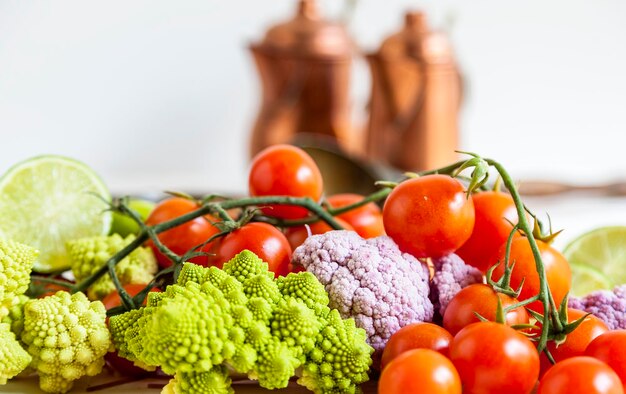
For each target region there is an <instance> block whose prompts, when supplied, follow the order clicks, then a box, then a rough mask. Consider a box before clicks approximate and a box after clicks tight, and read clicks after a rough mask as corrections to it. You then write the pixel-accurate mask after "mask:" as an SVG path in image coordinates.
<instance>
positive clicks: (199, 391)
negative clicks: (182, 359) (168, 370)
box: [161, 365, 235, 394]
mask: <svg viewBox="0 0 626 394" xmlns="http://www.w3.org/2000/svg"><path fill="white" fill-rule="evenodd" d="M230 385H231V379H230V376H229V375H228V369H227V368H226V367H225V366H223V365H219V366H217V367H215V368H213V369H211V370H210V371H207V372H177V373H176V375H175V376H174V378H173V379H172V380H170V381H169V383H168V384H167V385H166V386H165V387H163V391H161V394H234V392H235V390H233V389H232V387H231V386H230Z"/></svg>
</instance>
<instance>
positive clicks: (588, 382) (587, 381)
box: [537, 356, 624, 394]
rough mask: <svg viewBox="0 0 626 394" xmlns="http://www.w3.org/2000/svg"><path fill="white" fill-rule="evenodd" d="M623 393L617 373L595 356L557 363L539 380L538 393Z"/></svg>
mask: <svg viewBox="0 0 626 394" xmlns="http://www.w3.org/2000/svg"><path fill="white" fill-rule="evenodd" d="M572 393H584V394H623V393H624V389H623V388H622V383H621V382H620V380H619V377H618V376H617V374H616V373H615V372H614V371H613V370H612V369H611V367H609V366H608V365H606V364H605V363H603V362H602V361H600V360H597V359H595V358H593V357H585V356H579V357H572V358H569V359H567V360H565V361H561V362H560V363H557V364H555V365H554V366H553V367H552V368H550V370H549V371H548V372H546V374H545V376H544V377H543V378H541V381H540V382H539V388H538V389H537V394H572Z"/></svg>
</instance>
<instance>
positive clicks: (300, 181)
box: [248, 145, 324, 219]
mask: <svg viewBox="0 0 626 394" xmlns="http://www.w3.org/2000/svg"><path fill="white" fill-rule="evenodd" d="M323 186H324V185H323V181H322V174H321V173H320V170H319V168H318V167H317V164H315V162H314V161H313V159H312V158H311V156H309V155H308V154H307V153H306V152H305V151H303V150H302V149H300V148H297V147H295V146H291V145H274V146H270V147H269V148H266V149H264V150H263V151H261V152H259V153H258V154H257V155H256V156H255V157H254V159H253V160H252V166H251V167H250V173H249V176H248V187H249V190H250V195H252V196H276V195H284V196H292V197H310V198H312V199H313V200H315V201H318V200H319V199H320V198H321V197H322V191H323ZM261 210H262V211H263V213H264V214H266V215H268V216H275V217H279V218H284V219H297V218H303V217H306V216H307V215H308V214H309V212H308V210H307V209H306V208H302V207H298V206H288V205H272V206H265V207H261Z"/></svg>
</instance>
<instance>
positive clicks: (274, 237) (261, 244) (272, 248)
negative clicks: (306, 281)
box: [210, 222, 291, 276]
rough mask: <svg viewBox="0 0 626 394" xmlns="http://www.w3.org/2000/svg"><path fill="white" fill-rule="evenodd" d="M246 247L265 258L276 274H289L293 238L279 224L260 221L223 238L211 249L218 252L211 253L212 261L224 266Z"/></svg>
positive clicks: (220, 266)
mask: <svg viewBox="0 0 626 394" xmlns="http://www.w3.org/2000/svg"><path fill="white" fill-rule="evenodd" d="M244 249H248V250H249V251H251V252H253V253H254V254H256V255H257V256H259V258H260V259H261V260H263V261H265V262H266V263H267V264H268V265H269V270H270V271H272V272H273V273H274V275H275V276H280V275H283V276H284V275H287V274H288V273H289V263H290V260H291V246H289V241H287V238H286V237H285V235H284V234H283V233H282V232H281V231H280V230H279V229H277V228H276V227H274V226H272V225H271V224H267V223H260V222H253V223H248V224H246V225H244V226H242V227H241V228H238V229H237V230H234V231H232V232H231V233H229V234H227V235H226V236H224V237H223V238H221V239H219V241H218V242H217V243H216V244H215V247H214V248H213V249H212V250H211V252H212V253H214V255H213V256H211V260H210V264H211V265H215V266H217V267H218V268H222V266H223V264H224V263H225V262H227V261H228V260H230V259H232V258H233V257H235V255H236V254H238V253H239V252H241V251H242V250H244Z"/></svg>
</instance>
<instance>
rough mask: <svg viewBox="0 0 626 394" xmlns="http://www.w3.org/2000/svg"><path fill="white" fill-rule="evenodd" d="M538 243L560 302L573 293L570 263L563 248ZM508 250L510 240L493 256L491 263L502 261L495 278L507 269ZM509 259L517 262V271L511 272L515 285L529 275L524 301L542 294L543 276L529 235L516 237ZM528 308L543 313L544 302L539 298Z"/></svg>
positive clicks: (555, 296)
mask: <svg viewBox="0 0 626 394" xmlns="http://www.w3.org/2000/svg"><path fill="white" fill-rule="evenodd" d="M537 246H538V247H539V252H540V253H541V259H542V260H543V265H544V267H545V271H546V279H547V280H548V286H549V287H550V291H551V292H552V296H553V297H554V301H555V302H556V305H560V304H561V301H563V298H564V297H565V296H566V295H567V293H569V290H570V287H571V283H572V273H571V271H570V267H569V264H568V262H567V260H566V259H565V257H563V255H562V254H561V253H560V252H559V251H557V250H556V249H554V248H553V247H552V246H550V245H548V244H547V243H545V242H542V241H539V240H537ZM505 253H506V243H505V244H503V245H502V246H500V249H498V251H497V252H496V254H495V255H494V256H493V257H492V258H491V262H490V264H489V265H490V266H491V265H493V264H495V263H496V262H497V261H501V264H500V265H499V266H498V267H497V268H496V269H495V271H494V274H493V278H494V279H495V280H497V279H498V278H500V277H501V276H502V274H503V272H504V256H505ZM509 261H511V262H515V267H514V269H513V274H512V275H511V287H513V288H514V289H517V288H518V287H519V285H520V284H521V282H522V280H523V279H524V278H526V279H525V280H524V286H523V287H522V291H521V293H520V296H519V298H520V299H521V300H524V299H526V298H530V297H532V296H535V295H536V294H539V275H538V274H537V269H536V266H535V259H534V257H533V254H532V250H531V248H530V243H529V242H528V238H526V237H519V238H515V239H514V240H513V242H512V243H511V255H510V260H509ZM528 308H529V309H532V310H534V311H537V312H539V313H543V305H542V304H541V302H539V301H535V302H533V303H531V304H529V305H528Z"/></svg>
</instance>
